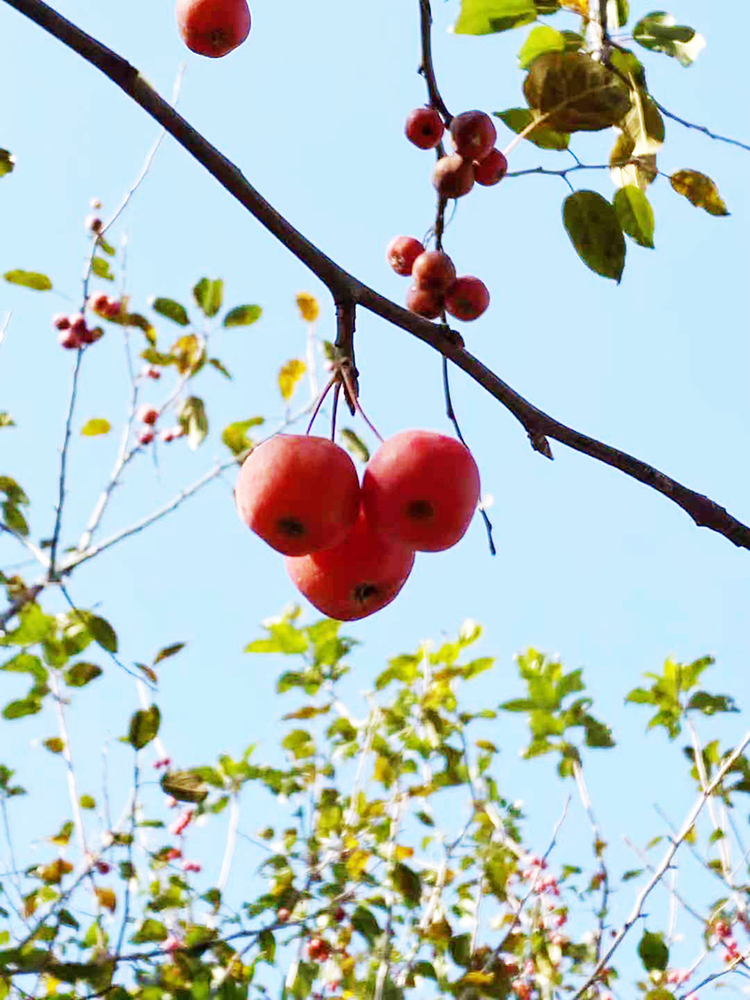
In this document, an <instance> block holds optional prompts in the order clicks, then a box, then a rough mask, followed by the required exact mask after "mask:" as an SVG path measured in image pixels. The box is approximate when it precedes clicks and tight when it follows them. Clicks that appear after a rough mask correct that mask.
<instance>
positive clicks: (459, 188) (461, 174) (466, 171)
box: [432, 153, 474, 198]
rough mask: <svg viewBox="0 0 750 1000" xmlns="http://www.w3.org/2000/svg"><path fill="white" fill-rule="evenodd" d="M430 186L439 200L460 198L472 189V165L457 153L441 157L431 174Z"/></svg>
mask: <svg viewBox="0 0 750 1000" xmlns="http://www.w3.org/2000/svg"><path fill="white" fill-rule="evenodd" d="M432 186H433V187H434V188H435V190H436V191H437V193H438V194H439V195H440V197H441V198H461V197H462V196H463V195H465V194H468V193H469V191H471V189H472V188H473V187H474V164H473V163H472V162H471V160H464V159H463V157H461V156H459V155H458V153H454V154H453V155H452V156H441V158H440V159H439V160H438V161H437V163H436V164H435V169H434V170H433V172H432Z"/></svg>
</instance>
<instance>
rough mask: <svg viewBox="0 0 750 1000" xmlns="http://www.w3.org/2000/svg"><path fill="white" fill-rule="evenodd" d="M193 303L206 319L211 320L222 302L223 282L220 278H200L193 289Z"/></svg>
mask: <svg viewBox="0 0 750 1000" xmlns="http://www.w3.org/2000/svg"><path fill="white" fill-rule="evenodd" d="M193 297H194V298H195V302H196V304H197V306H198V308H199V309H200V311H201V312H202V313H203V315H204V316H206V317H207V318H208V319H211V318H212V317H213V316H215V315H216V314H217V312H218V311H219V309H221V304H222V302H223V300H224V282H223V281H222V280H221V278H215V279H211V278H201V280H200V281H199V282H198V284H197V285H196V286H195V288H193Z"/></svg>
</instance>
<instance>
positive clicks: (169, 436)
mask: <svg viewBox="0 0 750 1000" xmlns="http://www.w3.org/2000/svg"><path fill="white" fill-rule="evenodd" d="M159 440H160V441H163V442H164V443H165V444H169V442H170V441H174V431H173V430H172V429H171V428H170V427H165V428H164V430H163V431H159Z"/></svg>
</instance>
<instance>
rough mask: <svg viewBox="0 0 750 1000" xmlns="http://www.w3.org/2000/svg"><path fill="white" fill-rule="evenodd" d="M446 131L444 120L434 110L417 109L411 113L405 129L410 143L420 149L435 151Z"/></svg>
mask: <svg viewBox="0 0 750 1000" xmlns="http://www.w3.org/2000/svg"><path fill="white" fill-rule="evenodd" d="M444 131H445V126H444V125H443V120H442V118H441V117H440V115H439V114H438V113H437V111H436V110H435V109H434V108H415V109H414V111H411V112H409V115H408V117H407V119H406V126H405V128H404V132H405V133H406V138H407V139H408V140H409V142H413V143H414V145H415V146H418V147H419V148H420V149H434V148H435V146H437V144H438V143H439V142H440V140H441V139H442V138H443V132H444Z"/></svg>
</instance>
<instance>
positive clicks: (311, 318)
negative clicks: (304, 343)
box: [297, 292, 320, 323]
mask: <svg viewBox="0 0 750 1000" xmlns="http://www.w3.org/2000/svg"><path fill="white" fill-rule="evenodd" d="M297 308H298V309H299V313H300V316H301V317H302V319H303V320H304V321H305V322H306V323H314V322H315V320H316V319H317V318H318V315H319V314H320V306H319V305H318V300H317V299H316V298H315V296H314V295H311V294H310V293H309V292H300V293H299V294H298V295H297Z"/></svg>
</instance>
